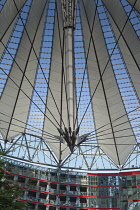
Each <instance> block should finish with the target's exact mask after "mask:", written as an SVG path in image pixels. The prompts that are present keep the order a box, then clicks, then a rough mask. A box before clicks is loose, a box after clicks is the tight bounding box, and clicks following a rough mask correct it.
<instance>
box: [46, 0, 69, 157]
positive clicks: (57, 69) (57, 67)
mask: <svg viewBox="0 0 140 210" xmlns="http://www.w3.org/2000/svg"><path fill="white" fill-rule="evenodd" d="M57 5H58V7H59V8H60V9H59V10H58V12H59V14H58V16H59V27H60V33H61V34H60V36H61V45H62V43H63V18H62V13H61V5H60V4H59V1H58V2H57ZM61 77H62V55H61V49H60V37H59V29H58V20H57V14H56V15H55V28H54V36H53V49H52V60H51V69H50V79H49V87H50V89H48V97H47V107H48V108H49V110H50V111H51V113H52V114H53V115H54V117H55V118H56V120H57V121H58V123H59V124H60V114H59V112H60V113H61ZM50 90H51V92H52V94H51V92H50ZM52 95H53V96H54V98H55V101H56V104H57V107H58V109H59V112H58V110H57V108H56V105H55V103H54V100H53V98H52ZM62 105H63V107H62V119H63V121H64V123H65V125H66V127H67V106H66V95H65V85H64V84H63V101H62ZM46 115H47V117H49V118H50V119H51V120H52V121H53V123H54V124H55V125H56V126H57V127H58V128H60V127H59V125H58V124H57V123H56V121H55V120H54V119H53V117H52V116H51V114H50V113H49V111H48V110H47V109H46ZM62 126H63V124H62ZM62 128H63V129H64V126H63V127H62ZM44 131H46V132H47V131H49V132H50V133H52V134H53V135H54V136H59V135H60V134H59V132H58V130H57V128H56V127H55V126H53V125H52V123H51V122H50V121H49V120H48V119H47V118H45V122H44ZM44 137H45V133H44ZM48 144H49V146H50V147H51V149H52V151H53V152H54V153H55V155H56V157H57V158H58V159H59V150H60V142H59V141H58V143H56V140H55V139H54V140H51V142H50V141H48ZM61 150H62V157H61V158H62V159H64V158H65V157H66V156H67V155H68V154H69V153H70V150H69V148H68V147H67V144H66V143H62V144H61Z"/></svg>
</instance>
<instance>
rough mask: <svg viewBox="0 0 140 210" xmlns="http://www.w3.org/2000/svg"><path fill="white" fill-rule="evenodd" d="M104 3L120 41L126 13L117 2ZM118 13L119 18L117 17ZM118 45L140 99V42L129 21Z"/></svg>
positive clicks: (115, 0) (104, 0) (105, 0)
mask: <svg viewBox="0 0 140 210" xmlns="http://www.w3.org/2000/svg"><path fill="white" fill-rule="evenodd" d="M103 2H104V3H105V6H106V8H107V10H108V11H109V14H110V21H111V24H112V27H113V30H114V33H115V36H116V39H118V38H119V37H120V32H121V31H122V29H123V27H124V25H125V23H126V20H127V16H126V13H125V11H124V9H123V8H122V5H121V4H120V2H118V1H117V0H114V1H113V2H111V3H110V4H109V1H107V0H103ZM137 2H138V1H137ZM114 10H115V12H114ZM118 12H119V18H118V15H117V14H118ZM112 18H113V19H112ZM118 44H119V47H120V50H121V53H122V55H123V58H124V61H125V64H126V66H127V69H128V71H129V74H130V77H131V80H132V82H133V85H134V87H135V90H136V92H137V94H138V96H139V98H140V41H139V39H138V37H137V35H136V33H135V31H134V29H133V27H132V25H131V23H130V22H129V21H127V24H126V25H125V28H124V30H123V33H122V36H121V37H120V39H119V42H118Z"/></svg>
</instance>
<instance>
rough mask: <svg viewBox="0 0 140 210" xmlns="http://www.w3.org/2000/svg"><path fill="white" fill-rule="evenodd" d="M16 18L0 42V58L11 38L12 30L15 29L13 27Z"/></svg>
mask: <svg viewBox="0 0 140 210" xmlns="http://www.w3.org/2000/svg"><path fill="white" fill-rule="evenodd" d="M15 22H16V20H14V21H13V23H12V24H11V26H10V27H9V29H8V30H7V32H6V34H5V36H4V37H3V39H2V40H1V42H0V58H1V56H2V54H3V52H4V50H5V46H6V45H7V42H8V40H9V38H10V35H11V32H12V30H13V27H14V25H15Z"/></svg>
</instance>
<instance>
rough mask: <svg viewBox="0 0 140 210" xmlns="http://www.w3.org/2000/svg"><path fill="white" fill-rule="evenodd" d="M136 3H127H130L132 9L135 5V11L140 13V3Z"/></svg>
mask: <svg viewBox="0 0 140 210" xmlns="http://www.w3.org/2000/svg"><path fill="white" fill-rule="evenodd" d="M135 1H136V0H127V2H128V3H129V4H131V6H132V7H133V5H134V8H135V10H136V11H137V12H139V13H140V1H139V0H137V1H136V3H135Z"/></svg>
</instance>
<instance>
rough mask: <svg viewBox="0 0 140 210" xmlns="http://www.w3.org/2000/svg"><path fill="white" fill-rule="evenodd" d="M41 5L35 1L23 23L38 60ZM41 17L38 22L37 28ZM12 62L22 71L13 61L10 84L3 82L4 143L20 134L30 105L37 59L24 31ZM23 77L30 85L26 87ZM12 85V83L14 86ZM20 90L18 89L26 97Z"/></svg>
mask: <svg viewBox="0 0 140 210" xmlns="http://www.w3.org/2000/svg"><path fill="white" fill-rule="evenodd" d="M45 5H46V1H44V0H41V1H38V0H35V1H34V2H33V4H32V8H31V11H30V14H29V18H28V21H27V24H26V30H27V33H28V35H29V37H30V39H31V42H32V44H33V46H34V49H35V52H36V54H37V56H38V57H39V52H40V46H41V41H42V34H43V29H44V20H45V12H44V14H43V16H42V12H43V9H44V7H45ZM41 16H42V19H41V22H40V25H39V28H38V24H39V21H40V18H41ZM37 30H38V31H37ZM36 31H37V33H36ZM15 60H16V62H17V64H18V65H19V66H20V68H21V69H22V72H21V70H20V69H19V67H18V66H17V64H16V63H15V62H14V64H13V66H12V69H11V72H10V75H9V76H10V78H11V79H12V80H13V81H14V82H13V81H12V80H11V79H10V78H9V79H8V80H7V83H6V86H5V89H4V92H3V95H2V97H1V100H0V112H2V113H5V114H6V115H7V116H8V117H6V116H3V115H2V114H1V115H0V119H1V120H2V123H1V128H3V129H0V131H1V132H2V134H3V137H4V138H6V139H8V140H10V139H12V138H13V137H14V136H16V135H17V134H19V133H21V132H23V131H24V127H23V125H24V126H25V124H24V123H26V120H27V116H28V110H29V105H30V99H28V97H29V98H31V95H32V87H31V84H32V85H33V84H34V79H35V75H36V69H37V58H36V56H35V54H34V52H33V49H32V48H31V43H30V41H29V39H28V37H27V34H26V32H25V31H24V33H23V37H22V39H21V43H20V46H19V48H18V51H17V55H16V58H15ZM27 63H28V64H27ZM26 64H27V66H26ZM24 74H25V75H26V77H27V78H28V80H29V81H30V83H31V84H29V82H28V81H27V79H26V78H25V76H24ZM14 83H16V84H17V86H18V87H17V86H16V85H15V84H14ZM20 89H22V90H23V91H24V93H25V94H26V95H27V96H28V97H27V96H26V95H25V94H24V93H23V92H22V91H21V90H20ZM15 119H19V120H20V121H22V122H23V123H20V122H19V121H16V120H15ZM3 121H6V122H3ZM18 126H21V127H23V128H21V127H18Z"/></svg>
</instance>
